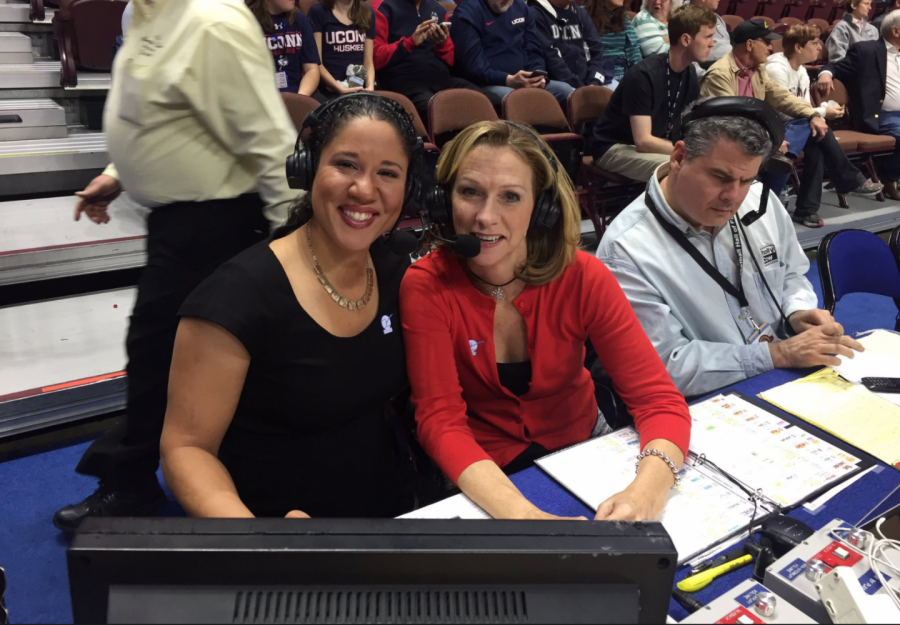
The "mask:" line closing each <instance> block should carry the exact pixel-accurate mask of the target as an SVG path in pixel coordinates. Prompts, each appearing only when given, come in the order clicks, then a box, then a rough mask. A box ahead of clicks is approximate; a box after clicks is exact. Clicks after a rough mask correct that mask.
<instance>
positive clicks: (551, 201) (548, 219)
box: [528, 190, 559, 230]
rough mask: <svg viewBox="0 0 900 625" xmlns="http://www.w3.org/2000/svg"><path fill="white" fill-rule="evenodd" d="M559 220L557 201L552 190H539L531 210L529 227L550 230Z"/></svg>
mask: <svg viewBox="0 0 900 625" xmlns="http://www.w3.org/2000/svg"><path fill="white" fill-rule="evenodd" d="M558 220H559V202H557V199H556V195H555V194H554V193H553V192H552V191H549V190H548V191H541V192H540V194H538V196H537V200H536V201H535V203H534V210H533V211H532V212H531V223H530V224H529V225H528V227H529V228H538V229H540V230H550V229H551V228H553V226H555V225H556V222H557V221H558Z"/></svg>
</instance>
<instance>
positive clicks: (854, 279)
mask: <svg viewBox="0 0 900 625" xmlns="http://www.w3.org/2000/svg"><path fill="white" fill-rule="evenodd" d="M898 230H900V228H898V229H897V230H895V231H894V232H893V233H892V236H896V235H897V231H898ZM818 260H819V277H820V278H821V280H822V295H823V298H824V308H825V310H827V311H828V312H830V313H832V314H834V309H835V306H836V304H837V303H838V302H839V301H840V300H841V298H842V297H843V296H845V295H847V294H849V293H873V294H875V295H884V296H886V297H892V298H893V299H894V303H895V304H896V305H897V309H898V316H897V319H896V321H895V324H894V329H895V330H897V331H900V266H898V264H897V259H896V257H895V255H894V254H892V253H891V248H890V247H889V246H888V244H886V243H885V242H884V241H882V240H881V238H880V237H879V236H878V235H877V234H873V233H871V232H866V231H865V230H840V231H838V232H832V233H831V234H829V235H827V236H826V237H825V238H824V239H822V243H821V244H820V245H819V255H818Z"/></svg>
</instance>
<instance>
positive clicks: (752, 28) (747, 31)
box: [731, 20, 781, 45]
mask: <svg viewBox="0 0 900 625" xmlns="http://www.w3.org/2000/svg"><path fill="white" fill-rule="evenodd" d="M751 39H768V40H769V41H771V40H773V39H781V35H779V34H778V33H773V32H772V31H771V30H769V20H747V21H745V22H741V23H740V24H738V25H737V26H735V28H734V30H733V31H731V43H732V44H733V45H740V44H742V43H746V42H748V41H750V40H751Z"/></svg>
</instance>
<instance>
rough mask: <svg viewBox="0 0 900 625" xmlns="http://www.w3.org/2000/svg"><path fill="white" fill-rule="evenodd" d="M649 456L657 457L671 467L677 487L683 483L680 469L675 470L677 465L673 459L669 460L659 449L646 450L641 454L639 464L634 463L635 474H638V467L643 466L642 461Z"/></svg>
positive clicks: (638, 457) (638, 458) (638, 459)
mask: <svg viewBox="0 0 900 625" xmlns="http://www.w3.org/2000/svg"><path fill="white" fill-rule="evenodd" d="M647 456H656V457H657V458H659V459H660V460H662V461H663V462H665V463H666V464H667V465H669V468H670V469H672V473H673V474H674V475H675V485H677V484H678V483H679V482H680V481H681V476H680V475H678V469H677V468H675V463H674V462H672V459H671V458H669V456H667V455H666V454H664V453H663V452H661V451H659V450H658V449H646V450H644V451H642V452H641V453H640V454H638V456H637V462H635V463H634V472H635V473H637V472H638V466H639V465H640V464H641V460H643V459H644V458H646V457H647Z"/></svg>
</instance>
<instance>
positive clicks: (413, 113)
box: [375, 91, 440, 153]
mask: <svg viewBox="0 0 900 625" xmlns="http://www.w3.org/2000/svg"><path fill="white" fill-rule="evenodd" d="M375 93H377V94H378V95H381V96H384V97H386V98H390V99H391V100H394V101H395V102H398V103H399V104H400V105H401V106H402V107H403V108H404V109H406V112H407V113H409V115H410V117H412V121H413V126H415V128H416V134H418V135H419V136H420V137H421V138H422V140H423V141H424V142H425V151H426V152H438V153H439V152H440V149H438V147H437V146H436V145H434V144H433V143H431V142H430V141H428V129H427V128H425V123H424V122H423V121H422V118H421V117H419V112H418V111H417V110H416V107H415V105H414V104H413V103H412V101H411V100H410V99H409V98H407V97H406V96H405V95H403V94H402V93H396V92H394V91H376V92H375Z"/></svg>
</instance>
